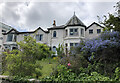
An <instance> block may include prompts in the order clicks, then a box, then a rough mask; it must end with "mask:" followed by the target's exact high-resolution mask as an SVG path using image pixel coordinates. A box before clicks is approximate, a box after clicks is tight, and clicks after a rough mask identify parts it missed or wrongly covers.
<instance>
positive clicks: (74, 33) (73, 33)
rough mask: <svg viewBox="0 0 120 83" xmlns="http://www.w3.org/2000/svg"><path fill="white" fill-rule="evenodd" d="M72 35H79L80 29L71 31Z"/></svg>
mask: <svg viewBox="0 0 120 83" xmlns="http://www.w3.org/2000/svg"><path fill="white" fill-rule="evenodd" d="M70 35H74V36H76V35H78V29H70Z"/></svg>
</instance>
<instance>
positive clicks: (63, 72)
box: [43, 65, 76, 81]
mask: <svg viewBox="0 0 120 83" xmlns="http://www.w3.org/2000/svg"><path fill="white" fill-rule="evenodd" d="M75 77H76V74H75V73H73V72H71V69H67V67H65V66H64V65H58V66H57V68H56V70H55V71H54V73H53V74H52V76H51V77H48V76H47V77H46V78H43V80H49V81H51V80H54V81H74V80H75V79H74V78H75Z"/></svg>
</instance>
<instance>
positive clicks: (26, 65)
mask: <svg viewBox="0 0 120 83" xmlns="http://www.w3.org/2000/svg"><path fill="white" fill-rule="evenodd" d="M18 45H19V47H20V49H19V50H13V51H10V52H4V55H7V57H6V58H5V61H6V64H5V65H6V71H9V74H10V75H12V76H20V77H25V76H33V74H35V75H36V77H38V76H40V75H41V72H40V70H41V68H42V67H41V66H40V64H39V63H38V62H37V60H41V59H42V58H46V57H48V56H49V55H51V51H50V50H49V47H48V46H47V45H44V44H40V43H36V41H35V40H34V39H33V38H32V37H30V36H27V37H25V38H24V41H21V42H19V43H18Z"/></svg>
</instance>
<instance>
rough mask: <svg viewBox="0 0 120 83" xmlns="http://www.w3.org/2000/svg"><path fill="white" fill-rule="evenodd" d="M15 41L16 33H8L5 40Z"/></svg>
mask: <svg viewBox="0 0 120 83" xmlns="http://www.w3.org/2000/svg"><path fill="white" fill-rule="evenodd" d="M16 41H17V35H16V34H8V35H7V42H16Z"/></svg>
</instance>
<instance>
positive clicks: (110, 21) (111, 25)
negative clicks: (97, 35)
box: [101, 14, 120, 32]
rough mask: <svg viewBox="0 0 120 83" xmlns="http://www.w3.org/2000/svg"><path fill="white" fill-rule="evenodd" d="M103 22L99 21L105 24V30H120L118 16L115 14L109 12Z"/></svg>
mask: <svg viewBox="0 0 120 83" xmlns="http://www.w3.org/2000/svg"><path fill="white" fill-rule="evenodd" d="M104 17H105V20H104V22H101V24H103V25H104V26H105V29H106V30H111V29H113V30H114V31H119V32H120V18H119V17H117V16H114V15H112V14H109V17H108V18H107V17H106V16H104Z"/></svg>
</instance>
